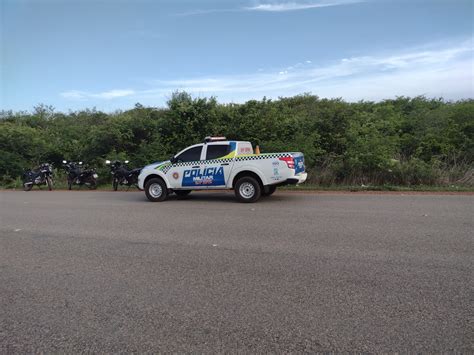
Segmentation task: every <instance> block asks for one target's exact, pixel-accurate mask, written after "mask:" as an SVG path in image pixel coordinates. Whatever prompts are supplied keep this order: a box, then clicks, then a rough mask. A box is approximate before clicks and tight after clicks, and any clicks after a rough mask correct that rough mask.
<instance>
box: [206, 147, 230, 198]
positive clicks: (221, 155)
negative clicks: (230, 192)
mask: <svg viewBox="0 0 474 355" xmlns="http://www.w3.org/2000/svg"><path fill="white" fill-rule="evenodd" d="M235 147H236V144H235V142H215V143H207V144H206V145H204V149H205V152H204V153H205V158H204V159H205V160H204V161H203V162H202V166H203V176H204V177H205V179H206V184H205V185H206V186H207V188H209V189H213V188H225V187H226V185H227V182H228V180H229V176H230V172H231V170H232V166H233V164H234V156H235Z"/></svg>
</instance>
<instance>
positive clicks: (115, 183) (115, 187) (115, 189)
mask: <svg viewBox="0 0 474 355" xmlns="http://www.w3.org/2000/svg"><path fill="white" fill-rule="evenodd" d="M118 184H119V182H118V179H114V181H113V183H112V185H113V187H114V191H117V189H118Z"/></svg>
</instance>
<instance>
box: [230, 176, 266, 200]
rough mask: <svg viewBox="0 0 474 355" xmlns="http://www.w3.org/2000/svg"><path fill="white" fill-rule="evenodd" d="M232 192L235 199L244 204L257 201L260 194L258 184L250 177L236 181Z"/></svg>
mask: <svg viewBox="0 0 474 355" xmlns="http://www.w3.org/2000/svg"><path fill="white" fill-rule="evenodd" d="M234 190H235V196H236V197H237V199H238V200H239V201H240V202H245V203H251V202H255V201H257V200H258V199H259V198H260V196H261V194H262V188H261V187H260V183H259V182H258V181H257V180H256V179H255V178H253V177H251V176H244V177H241V178H240V179H239V180H237V183H236V184H235V187H234Z"/></svg>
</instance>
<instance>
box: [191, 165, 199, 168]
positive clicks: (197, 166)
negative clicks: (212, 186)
mask: <svg viewBox="0 0 474 355" xmlns="http://www.w3.org/2000/svg"><path fill="white" fill-rule="evenodd" d="M195 168H200V166H199V165H196V166H193V167H192V168H191V169H195Z"/></svg>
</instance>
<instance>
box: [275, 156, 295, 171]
mask: <svg viewBox="0 0 474 355" xmlns="http://www.w3.org/2000/svg"><path fill="white" fill-rule="evenodd" d="M278 159H280V160H282V161H284V162H285V163H286V165H287V166H288V168H289V169H294V168H295V161H294V160H293V157H280V158H278Z"/></svg>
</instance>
